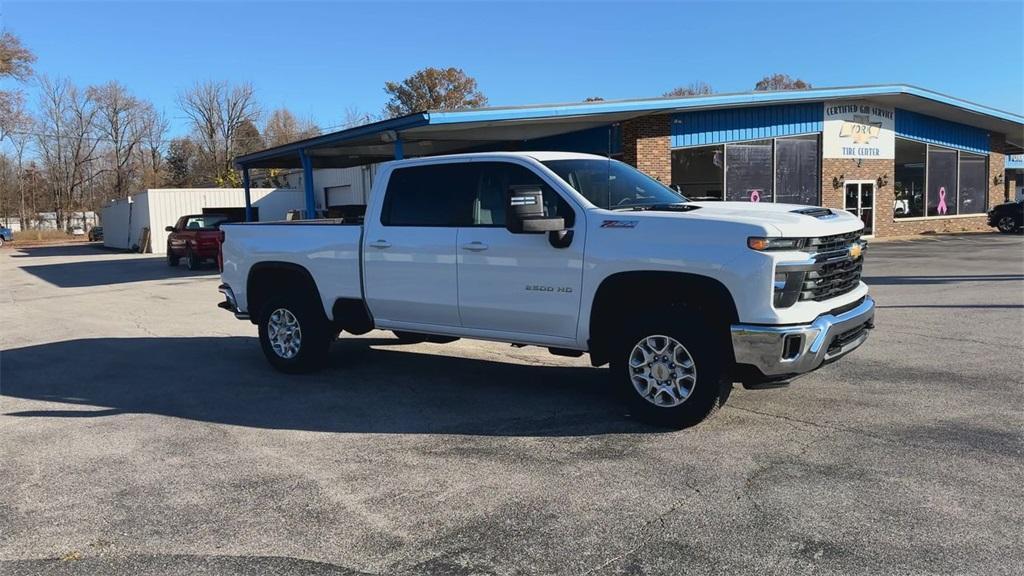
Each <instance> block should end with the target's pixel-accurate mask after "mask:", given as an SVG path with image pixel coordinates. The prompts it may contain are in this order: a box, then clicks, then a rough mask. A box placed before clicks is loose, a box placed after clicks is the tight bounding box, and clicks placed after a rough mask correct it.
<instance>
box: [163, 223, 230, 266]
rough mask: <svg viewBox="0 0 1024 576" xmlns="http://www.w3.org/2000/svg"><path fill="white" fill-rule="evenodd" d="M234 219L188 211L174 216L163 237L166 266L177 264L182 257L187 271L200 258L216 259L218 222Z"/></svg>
mask: <svg viewBox="0 0 1024 576" xmlns="http://www.w3.org/2000/svg"><path fill="white" fill-rule="evenodd" d="M227 222H237V219H236V218H232V217H231V216H228V215H227V214H189V215H188V216H182V217H181V218H178V222H177V223H176V224H175V225H174V226H168V227H167V228H165V230H167V231H168V232H170V235H169V236H168V237H167V265H168V266H177V265H178V262H179V261H180V260H181V259H182V258H184V259H185V265H186V266H187V267H188V269H189V270H198V269H199V267H200V266H201V265H202V263H203V260H213V261H216V260H217V259H218V258H219V257H220V243H221V233H220V225H221V224H224V223H227Z"/></svg>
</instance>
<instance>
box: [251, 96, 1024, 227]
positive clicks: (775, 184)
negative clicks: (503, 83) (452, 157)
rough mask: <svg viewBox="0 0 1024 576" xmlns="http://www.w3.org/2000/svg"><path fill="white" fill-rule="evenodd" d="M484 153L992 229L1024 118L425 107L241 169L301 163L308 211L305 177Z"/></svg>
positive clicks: (1021, 175)
mask: <svg viewBox="0 0 1024 576" xmlns="http://www.w3.org/2000/svg"><path fill="white" fill-rule="evenodd" d="M485 150H567V151H580V152H592V153H598V154H602V155H609V156H612V157H616V158H620V159H621V160H623V161H625V162H628V163H630V164H633V165H634V166H636V167H637V168H639V169H641V170H643V171H644V172H646V173H648V174H650V175H651V176H654V177H655V178H657V179H658V180H660V181H661V182H663V183H665V184H666V185H670V186H673V187H675V188H676V189H678V190H679V191H681V192H682V193H683V194H684V195H686V196H687V197H689V198H691V199H696V200H705V201H722V200H724V201H739V202H785V203H793V204H811V205H821V206H825V207H828V208H837V209H843V210H849V211H851V212H853V213H855V214H857V215H858V216H860V217H861V219H862V220H863V221H864V223H865V234H866V235H873V236H876V237H893V236H908V235H915V234H921V233H928V232H961V231H976V230H988V229H989V228H988V226H987V222H986V212H987V211H988V210H989V209H990V208H991V207H992V206H994V205H996V204H999V203H1002V202H1004V201H1005V200H1007V199H1011V198H1014V197H1016V196H1017V195H1018V194H1019V189H1020V187H1021V186H1022V185H1024V161H1022V159H1024V156H1017V155H1020V154H1024V117H1022V116H1019V115H1017V114H1013V113H1010V112H1004V111H1001V110H996V109H993V108H989V107H987V106H983V105H979V104H975V103H972V102H967V101H964V100H960V99H957V98H953V97H950V96H946V95H943V94H939V93H936V92H932V91H929V90H924V89H921V88H916V87H913V86H904V85H891V86H862V87H851V88H825V89H812V90H794V91H784V92H753V93H743V94H725V95H708V96H693V97H684V98H653V99H645V100H624V101H599V102H585V103H576V104H564V105H555V106H523V107H512V108H484V109H475V110H460V111H433V112H423V113H418V114H411V115H408V116H404V117H401V118H394V119H391V120H385V121H382V122H378V123H375V124H370V125H367V126H361V127H358V128H353V129H349V130H345V131H342V132H336V133H333V134H327V135H324V136H319V137H317V138H313V139H310V140H307V141H303V142H297V143H294V144H289V145H286V146H281V147H278V148H273V149H270V150H265V151H262V152H257V153H254V154H250V155H247V156H243V157H241V158H239V159H237V163H238V165H239V167H240V168H242V169H243V171H244V172H245V173H247V172H248V170H249V169H251V168H265V167H274V168H288V167H293V168H297V169H298V168H301V169H302V171H303V173H304V175H305V177H304V178H303V180H304V182H306V183H307V184H306V193H307V208H308V212H310V213H317V212H319V211H321V210H323V209H326V208H329V207H330V206H329V204H330V195H329V194H328V191H327V190H326V188H325V190H324V191H321V190H319V188H318V187H317V185H316V182H317V178H315V177H314V169H320V168H343V167H346V166H357V165H365V164H370V163H373V162H379V161H383V160H388V159H391V158H395V157H409V156H420V155H436V154H447V153H455V152H466V151H485ZM317 172H319V170H317Z"/></svg>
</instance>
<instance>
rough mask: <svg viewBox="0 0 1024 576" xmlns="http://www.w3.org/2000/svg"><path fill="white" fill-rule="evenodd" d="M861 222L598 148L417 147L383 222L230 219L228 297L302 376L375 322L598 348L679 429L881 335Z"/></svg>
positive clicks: (650, 415)
mask: <svg viewBox="0 0 1024 576" xmlns="http://www.w3.org/2000/svg"><path fill="white" fill-rule="evenodd" d="M862 227H863V224H862V223H861V221H860V220H858V219H857V218H856V217H854V216H853V215H851V214H849V213H847V212H843V211H837V210H830V209H827V208H819V207H808V206H795V205H786V204H772V203H761V204H751V203H735V202H708V203H698V202H690V201H688V200H687V199H686V198H684V197H683V196H681V195H680V194H678V193H677V192H675V191H673V190H672V189H670V188H668V187H666V186H664V185H662V184H661V183H659V182H657V181H656V180H654V179H652V178H650V177H648V176H646V175H645V174H643V173H642V172H639V171H637V170H636V169H634V168H632V167H630V166H628V165H626V164H623V163H621V162H618V161H616V160H609V159H606V158H602V157H599V156H591V155H585V154H569V153H555V152H533V153H529V152H516V153H484V154H465V155H452V156H442V157H433V158H418V159H412V160H400V161H395V162H389V163H387V164H384V165H382V166H381V168H380V171H379V173H378V176H377V178H376V182H375V183H374V187H373V189H372V191H371V193H370V197H369V201H368V206H367V210H366V215H365V222H362V221H355V222H349V221H344V220H312V221H293V222H280V223H259V224H229V225H224V226H222V230H223V231H224V233H225V241H224V245H223V258H224V262H223V266H224V269H223V275H222V280H223V284H222V285H221V287H220V290H221V292H222V293H223V294H224V296H225V301H224V302H222V303H221V307H223V308H227V309H229V310H231V311H232V312H234V313H235V315H236V316H237V317H239V318H243V319H249V320H251V321H252V322H253V323H255V324H257V325H258V326H259V337H260V343H261V345H262V348H263V351H264V354H265V355H266V357H267V359H268V360H269V362H270V364H272V365H273V366H274V367H275V368H277V369H279V370H282V371H285V372H304V371H309V370H311V369H314V368H316V367H317V366H319V365H320V363H321V362H322V361H323V360H324V358H325V356H326V354H327V350H328V348H329V346H330V343H331V342H332V341H333V340H334V338H335V337H336V336H337V335H338V333H339V332H341V331H348V332H351V333H354V334H362V333H365V332H368V331H369V330H371V329H373V328H382V329H386V330H392V331H395V332H396V333H397V334H399V335H400V336H401V337H404V338H407V339H414V338H419V339H422V340H430V339H432V340H434V341H445V340H448V341H450V340H453V339H455V338H477V339H483V340H494V341H499V342H509V343H513V344H526V345H535V346H543V347H547V348H548V349H549V350H550V351H551V352H553V353H556V354H563V355H572V356H579V355H581V354H583V353H589V354H590V359H591V362H592V364H594V365H595V366H600V365H603V364H606V363H608V364H610V365H611V375H612V377H613V379H614V381H615V382H616V385H617V386H618V387H619V389H621V390H622V392H623V393H624V394H625V397H626V398H627V399H628V400H627V401H628V402H629V403H630V404H631V407H632V410H633V413H634V414H636V415H638V416H640V417H642V418H645V419H647V420H650V421H654V422H657V423H660V424H665V425H670V426H677V427H679V426H687V425H691V424H694V423H696V422H699V421H700V420H702V419H703V418H705V417H706V416H707V415H708V414H710V413H711V412H713V411H714V410H715V409H716V408H717V407H718V406H719V405H720V404H721V403H722V402H724V399H725V398H726V397H727V396H728V392H729V390H731V387H732V383H733V382H736V381H739V382H743V383H744V384H746V385H754V384H760V383H764V382H771V381H777V380H786V379H790V378H792V377H794V376H796V375H799V374H803V373H806V372H809V371H812V370H815V369H817V368H818V367H820V366H821V365H823V364H824V363H826V362H829V361H832V360H835V359H837V358H839V357H840V356H843V355H844V354H846V353H848V352H850V351H851V350H853V349H855V348H857V347H858V346H860V345H861V344H862V343H863V342H864V341H865V339H866V338H867V334H868V330H869V329H870V328H872V327H873V319H874V301H873V300H872V299H871V297H870V296H869V295H868V289H867V286H866V285H865V284H864V283H862V282H861V280H860V276H861V267H862V263H863V250H864V247H865V244H864V243H863V241H862V240H861V239H860V231H861V229H862Z"/></svg>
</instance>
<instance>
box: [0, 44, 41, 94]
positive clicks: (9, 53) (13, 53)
mask: <svg viewBox="0 0 1024 576" xmlns="http://www.w3.org/2000/svg"><path fill="white" fill-rule="evenodd" d="M35 61H36V56H35V54H33V53H32V51H31V50H29V49H28V48H25V47H24V46H22V45H21V40H19V39H18V37H17V36H15V35H14V34H11V33H10V32H4V33H2V34H0V78H14V79H15V80H21V81H22V82H24V81H25V80H28V79H29V77H31V76H32V64H33V63H34V62H35Z"/></svg>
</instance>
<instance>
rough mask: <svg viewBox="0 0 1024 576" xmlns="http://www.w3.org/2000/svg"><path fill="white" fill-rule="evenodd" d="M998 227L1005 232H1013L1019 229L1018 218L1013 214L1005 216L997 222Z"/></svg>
mask: <svg viewBox="0 0 1024 576" xmlns="http://www.w3.org/2000/svg"><path fill="white" fill-rule="evenodd" d="M996 228H998V229H999V231H1000V232H1002V233H1003V234H1012V233H1014V232H1016V231H1017V219H1016V218H1014V217H1013V216H1003V217H1001V218H1000V219H999V221H998V222H996Z"/></svg>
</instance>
